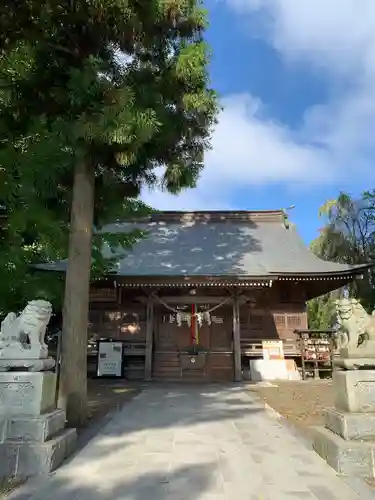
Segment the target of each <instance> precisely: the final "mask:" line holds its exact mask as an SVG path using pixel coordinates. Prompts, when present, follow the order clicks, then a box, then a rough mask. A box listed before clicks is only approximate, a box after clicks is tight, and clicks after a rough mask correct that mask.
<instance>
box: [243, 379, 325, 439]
mask: <svg viewBox="0 0 375 500" xmlns="http://www.w3.org/2000/svg"><path fill="white" fill-rule="evenodd" d="M251 390H252V391H255V392H257V393H258V394H259V396H260V397H261V398H262V399H263V400H264V401H265V402H266V403H267V404H268V405H269V406H271V408H273V409H274V410H276V411H277V412H278V413H280V415H282V416H283V417H284V418H285V419H286V420H287V421H288V422H289V423H291V424H293V425H295V426H296V427H297V428H298V429H299V430H300V431H302V432H303V433H307V434H308V433H309V428H310V427H311V426H315V425H324V418H323V410H324V409H325V408H327V407H333V406H334V395H333V389H332V381H331V380H311V381H296V382H294V381H293V382H281V381H280V382H279V381H278V382H275V384H274V385H272V386H263V385H259V386H252V387H251Z"/></svg>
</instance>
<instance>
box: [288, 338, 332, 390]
mask: <svg viewBox="0 0 375 500" xmlns="http://www.w3.org/2000/svg"><path fill="white" fill-rule="evenodd" d="M335 332H336V330H333V329H327V330H313V329H310V330H308V329H307V330H295V333H296V336H297V339H298V344H299V351H300V355H301V372H302V379H303V380H306V378H307V375H308V373H311V372H313V376H314V378H320V376H321V375H323V374H324V375H325V374H327V375H332V370H333V358H334V356H335V354H336V351H337V349H336V344H335V340H334V334H335Z"/></svg>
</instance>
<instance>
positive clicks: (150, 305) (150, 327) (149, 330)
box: [145, 295, 154, 382]
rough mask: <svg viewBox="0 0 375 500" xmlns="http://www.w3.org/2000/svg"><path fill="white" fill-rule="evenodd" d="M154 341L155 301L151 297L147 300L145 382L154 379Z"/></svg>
mask: <svg viewBox="0 0 375 500" xmlns="http://www.w3.org/2000/svg"><path fill="white" fill-rule="evenodd" d="M153 341H154V301H153V298H152V296H151V295H150V296H149V297H148V298H147V309H146V356H145V380H146V381H148V382H149V381H150V380H151V379H152V348H153Z"/></svg>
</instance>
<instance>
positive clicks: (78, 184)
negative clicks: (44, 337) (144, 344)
mask: <svg viewBox="0 0 375 500" xmlns="http://www.w3.org/2000/svg"><path fill="white" fill-rule="evenodd" d="M94 192H95V173H94V169H93V168H92V166H91V165H90V164H89V163H88V162H87V163H86V162H84V161H79V162H77V164H76V167H75V172H74V185H73V201H72V207H71V228H70V240H69V259H68V269H67V273H66V280H65V297H64V308H63V325H62V347H61V371H60V383H59V399H58V406H59V408H62V409H65V410H66V412H67V420H68V424H69V425H70V426H72V427H82V426H84V425H85V423H86V421H87V326H88V311H89V286H90V270H91V253H92V226H93V216H94Z"/></svg>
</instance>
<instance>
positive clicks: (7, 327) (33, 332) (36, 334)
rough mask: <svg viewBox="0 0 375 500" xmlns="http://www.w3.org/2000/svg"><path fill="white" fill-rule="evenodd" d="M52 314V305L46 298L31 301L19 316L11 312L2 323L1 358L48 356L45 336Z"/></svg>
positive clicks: (0, 338)
mask: <svg viewBox="0 0 375 500" xmlns="http://www.w3.org/2000/svg"><path fill="white" fill-rule="evenodd" d="M51 315H52V306H51V304H50V302H47V301H45V300H32V301H30V302H29V303H28V304H27V306H26V307H25V309H24V310H23V311H22V313H21V314H20V315H19V316H17V315H16V314H15V313H9V314H8V315H7V316H6V318H5V319H4V321H3V322H2V323H1V330H0V358H9V359H16V358H17V357H18V358H19V359H22V358H25V357H27V358H35V359H41V358H46V357H47V356H48V348H47V346H46V344H45V342H44V336H45V333H46V329H47V325H48V323H49V320H50V318H51Z"/></svg>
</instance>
